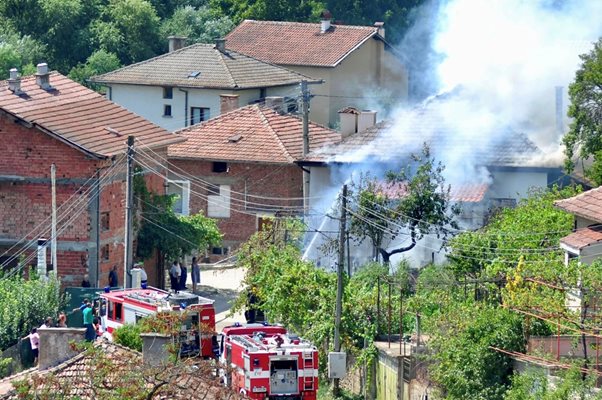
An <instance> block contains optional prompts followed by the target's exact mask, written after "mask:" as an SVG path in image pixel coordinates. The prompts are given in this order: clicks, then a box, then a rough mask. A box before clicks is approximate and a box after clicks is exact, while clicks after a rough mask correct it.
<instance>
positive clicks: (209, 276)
mask: <svg viewBox="0 0 602 400" xmlns="http://www.w3.org/2000/svg"><path fill="white" fill-rule="evenodd" d="M244 276H245V270H244V269H242V268H210V269H202V270H201V286H200V290H198V294H199V295H201V296H203V297H207V298H210V299H213V300H215V304H214V305H215V313H216V315H215V322H216V329H217V331H218V332H220V331H221V330H222V328H223V327H225V326H228V325H232V324H233V323H234V322H241V323H244V322H245V318H244V315H243V314H242V313H236V314H234V315H233V316H231V317H228V316H227V315H228V314H229V313H230V307H231V304H232V302H234V300H235V299H236V298H237V297H238V295H239V294H240V292H241V291H242V290H243V287H242V286H241V282H242V280H243V279H244ZM188 287H189V288H192V282H191V280H190V274H189V275H188Z"/></svg>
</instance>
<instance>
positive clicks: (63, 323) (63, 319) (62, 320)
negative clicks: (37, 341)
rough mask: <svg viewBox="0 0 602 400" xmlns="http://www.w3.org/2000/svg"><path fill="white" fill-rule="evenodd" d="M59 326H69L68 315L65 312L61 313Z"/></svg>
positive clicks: (57, 323)
mask: <svg viewBox="0 0 602 400" xmlns="http://www.w3.org/2000/svg"><path fill="white" fill-rule="evenodd" d="M56 327H57V328H66V327H67V316H66V315H65V313H64V312H61V313H59V317H58V321H57V322H56Z"/></svg>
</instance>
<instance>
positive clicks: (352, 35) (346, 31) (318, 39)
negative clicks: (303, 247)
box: [226, 18, 408, 127]
mask: <svg viewBox="0 0 602 400" xmlns="http://www.w3.org/2000/svg"><path fill="white" fill-rule="evenodd" d="M375 25H376V26H352V25H336V24H332V23H331V22H330V19H326V18H324V19H323V21H322V22H321V23H319V24H312V23H298V22H281V21H254V20H245V21H243V22H242V23H241V24H240V25H238V26H237V27H236V28H235V29H234V30H233V31H232V32H230V33H229V34H228V35H227V36H226V40H227V46H228V48H231V49H232V50H235V51H238V52H240V53H243V54H246V55H249V56H251V57H254V58H257V59H259V60H262V61H265V62H269V63H273V64H276V65H280V66H283V67H286V68H289V69H292V70H294V71H296V72H299V73H301V74H304V75H307V76H311V77H314V78H316V79H321V80H322V81H324V83H323V84H322V85H316V86H311V87H310V88H309V89H310V91H311V94H312V95H313V96H314V97H313V98H312V99H311V109H310V120H312V121H314V122H316V123H319V124H323V125H325V126H330V127H335V126H336V125H337V124H338V115H337V112H338V111H339V110H341V109H343V108H344V107H347V106H353V107H356V108H359V109H372V110H377V111H380V112H383V111H385V109H386V108H387V105H391V104H403V103H404V102H405V101H406V100H407V96H408V73H407V70H406V68H405V67H404V65H403V64H402V62H401V61H400V59H399V56H398V54H396V50H395V49H394V48H393V47H392V46H391V45H390V44H389V43H387V42H386V40H385V30H384V26H383V24H382V23H376V24H375Z"/></svg>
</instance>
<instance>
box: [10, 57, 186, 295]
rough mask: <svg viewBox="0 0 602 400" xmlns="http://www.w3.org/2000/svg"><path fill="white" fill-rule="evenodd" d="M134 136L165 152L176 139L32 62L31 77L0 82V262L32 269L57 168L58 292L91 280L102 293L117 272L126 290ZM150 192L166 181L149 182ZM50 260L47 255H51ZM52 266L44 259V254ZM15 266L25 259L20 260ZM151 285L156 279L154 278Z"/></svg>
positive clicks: (46, 232) (44, 234) (47, 224)
mask: <svg viewBox="0 0 602 400" xmlns="http://www.w3.org/2000/svg"><path fill="white" fill-rule="evenodd" d="M128 136H135V137H136V138H140V139H141V140H143V141H144V143H145V145H147V146H149V147H150V148H152V149H153V151H157V152H159V153H162V154H167V146H168V145H169V144H172V143H177V142H179V141H181V140H183V139H182V138H177V137H175V136H174V135H172V134H170V133H169V132H167V131H165V130H164V129H162V128H160V127H158V126H156V125H154V124H152V123H150V122H148V121H147V120H145V119H143V118H141V117H139V116H137V115H135V114H133V113H131V112H129V111H127V110H125V109H124V108H122V107H120V106H118V105H116V104H114V103H112V102H110V101H109V100H107V99H106V98H105V97H104V96H102V95H100V94H98V93H96V92H94V91H92V90H90V89H88V88H86V87H84V86H82V85H80V84H78V83H76V82H74V81H72V80H70V79H68V78H66V77H64V76H62V75H60V74H58V73H55V72H52V73H49V72H48V67H47V66H46V64H40V65H38V71H37V74H36V75H35V76H28V77H24V78H22V79H21V78H20V77H19V76H18V74H17V71H16V70H11V79H9V80H8V81H5V82H2V83H0V138H1V139H2V142H3V143H4V145H3V146H4V147H3V148H4V149H5V150H4V152H3V156H2V157H1V158H0V263H2V264H3V267H4V268H5V269H11V268H15V267H17V266H18V265H20V264H23V259H25V261H26V262H25V264H27V265H35V264H36V263H37V260H36V257H35V252H36V242H37V239H38V238H45V239H49V238H50V236H51V178H50V176H51V172H50V171H51V165H52V164H55V166H56V197H57V208H58V211H57V216H58V218H57V219H58V223H57V266H56V269H57V273H58V276H59V277H60V279H61V281H62V284H63V286H73V285H75V286H79V284H80V282H81V280H82V278H83V275H84V274H89V276H90V281H91V283H92V285H95V284H96V285H98V286H104V285H106V284H107V282H108V272H109V270H110V269H111V267H112V266H113V265H117V266H118V268H119V270H118V271H119V272H118V276H119V282H120V284H121V283H123V265H124V261H123V260H124V247H123V243H124V229H125V190H126V184H125V171H126V169H125V167H126V159H125V150H126V148H127V143H126V141H127V137H128ZM146 179H147V185H148V186H149V188H151V190H155V191H163V190H164V185H163V183H164V182H163V180H162V178H160V177H158V176H157V175H152V176H150V175H149V176H148V177H147V178H146ZM48 253H49V252H48ZM47 257H48V258H47V263H48V264H50V263H51V260H50V254H48V255H47ZM19 259H21V261H20V260H19ZM148 272H149V274H148V275H149V281H150V282H149V283H153V282H154V279H155V277H154V275H155V274H153V273H152V272H153V271H148Z"/></svg>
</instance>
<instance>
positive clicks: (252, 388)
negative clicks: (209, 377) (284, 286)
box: [220, 324, 318, 400]
mask: <svg viewBox="0 0 602 400" xmlns="http://www.w3.org/2000/svg"><path fill="white" fill-rule="evenodd" d="M222 335H223V336H222V343H221V345H220V349H221V356H220V361H221V364H222V365H223V366H224V367H225V371H224V380H225V383H226V384H227V385H229V386H232V387H234V388H236V389H237V390H238V391H239V392H240V393H241V394H243V395H245V396H246V397H248V398H250V399H255V400H263V399H278V400H315V399H316V397H317V390H318V350H317V349H316V347H315V346H313V345H312V344H311V343H309V342H307V341H305V340H303V339H301V338H299V337H297V336H295V335H291V334H289V333H288V332H287V331H286V329H285V328H284V327H282V326H278V325H269V324H246V325H240V324H235V325H233V326H229V327H226V328H224V330H223V332H222Z"/></svg>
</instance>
